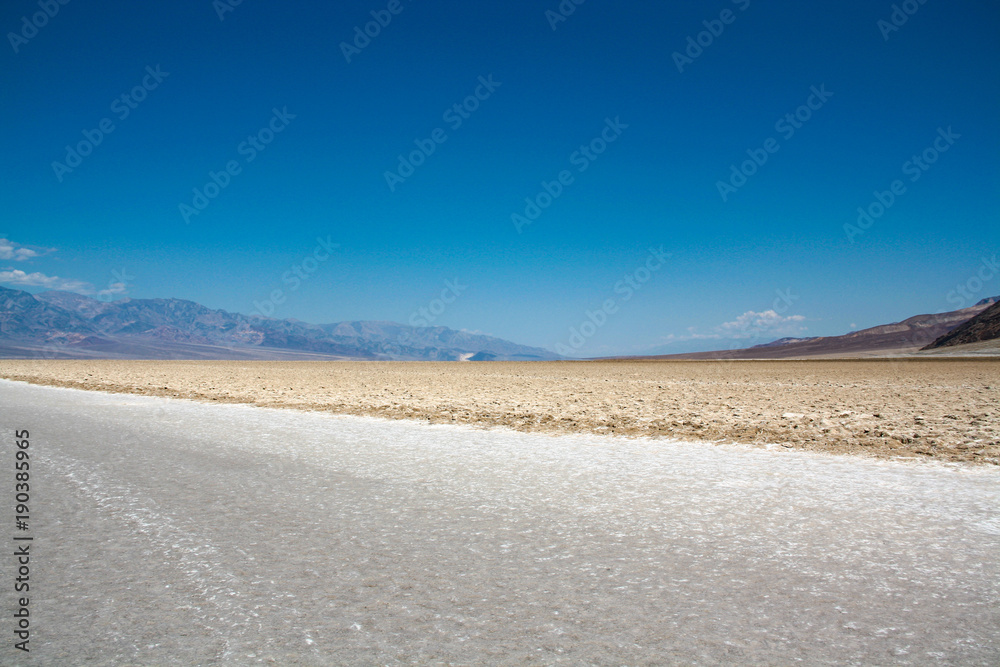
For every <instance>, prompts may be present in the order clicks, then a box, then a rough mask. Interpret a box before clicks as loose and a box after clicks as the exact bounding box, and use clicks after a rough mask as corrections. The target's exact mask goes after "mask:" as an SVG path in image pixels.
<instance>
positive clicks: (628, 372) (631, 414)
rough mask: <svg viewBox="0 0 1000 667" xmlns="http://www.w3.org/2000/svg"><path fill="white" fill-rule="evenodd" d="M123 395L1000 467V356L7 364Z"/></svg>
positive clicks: (46, 378)
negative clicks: (689, 360) (459, 361)
mask: <svg viewBox="0 0 1000 667" xmlns="http://www.w3.org/2000/svg"><path fill="white" fill-rule="evenodd" d="M0 377H3V378H7V379H11V380H23V381H27V382H32V383H36V384H45V385H54V386H60V387H75V388H82V389H93V390H101V391H109V392H118V393H131V394H146V395H152V396H168V397H181V398H190V399H196V400H200V401H219V402H229V403H248V404H253V405H259V406H267V407H285V408H294V409H304V410H321V411H329V412H334V413H341V414H353V415H375V416H380V417H388V418H392V419H422V420H427V421H430V422H434V423H464V424H474V425H481V426H505V427H509V428H512V429H516V430H520V431H542V432H551V433H566V432H584V433H599V434H615V435H624V436H633V435H643V436H662V437H669V438H678V439H698V440H708V441H725V442H740V443H753V444H760V445H773V444H778V445H782V446H784V447H789V448H793V449H805V450H813V451H822V452H831V453H850V454H862V455H869V456H875V457H879V458H921V459H926V458H935V459H939V460H944V461H965V462H973V463H985V464H993V465H1000V360H997V359H977V360H957V359H941V360H937V359H935V360H898V359H897V360H864V361H846V360H829V361H714V362H713V361H695V362H677V361H601V362H522V363H508V362H493V363H457V362H452V363H425V362H275V361H254V362H243V361H55V360H47V361H36V360H30V361H21V360H4V361H0Z"/></svg>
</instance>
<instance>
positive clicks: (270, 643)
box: [0, 381, 1000, 665]
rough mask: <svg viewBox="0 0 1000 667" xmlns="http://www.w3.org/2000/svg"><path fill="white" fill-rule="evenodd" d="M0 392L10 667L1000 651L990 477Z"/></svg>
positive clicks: (866, 658) (2, 384)
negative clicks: (21, 527)
mask: <svg viewBox="0 0 1000 667" xmlns="http://www.w3.org/2000/svg"><path fill="white" fill-rule="evenodd" d="M0 405H2V406H3V409H2V413H0V424H2V427H3V429H4V432H5V433H7V434H8V436H7V437H6V438H5V439H4V445H3V454H2V456H3V458H4V459H5V460H7V461H8V465H10V466H11V468H12V467H13V453H12V451H13V445H12V435H13V432H14V430H15V429H28V430H29V431H30V434H31V452H32V456H33V458H32V461H33V465H32V480H33V485H32V499H33V500H32V502H33V504H34V507H33V516H34V517H37V518H36V519H35V520H34V522H33V525H32V534H33V535H34V536H35V542H34V546H33V549H34V551H33V556H34V560H33V562H32V566H33V569H32V574H33V577H37V579H36V580H35V581H36V582H37V583H36V584H34V585H33V587H32V596H33V597H32V619H33V629H34V634H33V637H32V652H31V654H30V656H29V657H25V656H21V655H17V654H16V653H15V652H14V651H13V650H12V649H11V648H10V646H9V644H8V645H4V646H3V647H0V662H2V663H3V664H37V665H75V664H95V665H101V664H123V663H124V664H157V665H170V664H178V665H181V664H183V665H189V664H256V663H263V664H282V665H295V664H300V665H325V664H376V663H377V664H409V663H417V664H438V663H453V664H551V663H564V664H664V663H667V664H670V663H685V664H732V663H742V664H788V663H792V662H802V663H804V664H835V663H836V664H844V663H858V664H872V663H877V664H885V663H893V664H982V665H995V664H997V663H998V662H1000V520H998V519H997V515H996V508H997V506H998V503H1000V471H998V470H997V469H996V468H995V467H993V466H968V465H960V464H944V463H940V462H927V463H916V462H898V461H888V460H876V459H865V458H858V457H844V456H835V455H828V454H817V453H812V452H802V451H789V450H785V449H782V451H780V452H779V451H769V450H767V449H764V448H751V447H744V446H738V445H728V446H722V445H720V446H713V445H709V444H697V443H691V442H679V441H670V440H665V439H650V438H642V437H639V438H618V437H606V436H596V435H585V434H584V435H558V436H556V435H547V434H540V433H524V432H517V431H510V430H502V429H494V430H485V429H477V428H472V427H469V426H454V425H437V424H427V423H417V422H413V421H390V420H382V419H377V418H371V417H356V416H336V415H331V414H325V413H316V412H300V411H295V410H276V409H265V408H259V407H252V406H247V405H237V404H231V405H209V404H205V403H197V402H193V401H186V400H176V399H168V398H159V397H150V396H129V395H122V394H105V393H99V392H85V391H79V390H74V389H64V388H53V387H40V386H32V385H26V384H23V383H19V382H9V381H0ZM12 490H13V489H12V484H7V485H5V486H4V493H5V494H7V495H5V499H7V500H8V501H9V500H10V499H9V498H8V496H9V495H10V492H11V491H12ZM7 506H8V507H9V506H11V502H8V505H7ZM12 532H13V528H11V529H9V531H8V536H7V539H9V535H10V533H12ZM3 568H4V569H3V578H4V579H7V580H8V581H9V580H10V579H11V578H12V574H11V572H12V565H11V562H10V561H9V559H8V560H5V561H3ZM11 588H12V587H11V586H10V585H8V584H7V583H5V584H4V585H3V586H2V587H0V590H2V591H3V600H2V603H3V605H4V608H5V609H10V608H12V606H13V600H12V591H11ZM3 627H4V628H5V629H4V631H3V634H4V636H6V637H8V638H9V637H10V629H11V619H10V618H9V615H6V614H5V620H4V622H3ZM19 660H20V662H18V661H19Z"/></svg>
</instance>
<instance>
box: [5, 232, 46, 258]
mask: <svg viewBox="0 0 1000 667" xmlns="http://www.w3.org/2000/svg"><path fill="white" fill-rule="evenodd" d="M45 252H48V250H43V251H42V252H38V251H37V250H32V249H31V248H25V247H24V246H23V245H21V244H20V243H14V242H13V241H11V240H10V239H6V238H0V259H8V260H14V261H15V262H23V261H25V260H29V259H34V258H35V257H39V256H40V255H42V254H44V253H45Z"/></svg>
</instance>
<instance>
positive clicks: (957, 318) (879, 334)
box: [642, 297, 1000, 359]
mask: <svg viewBox="0 0 1000 667" xmlns="http://www.w3.org/2000/svg"><path fill="white" fill-rule="evenodd" d="M998 300H1000V297H993V298H990V299H983V300H982V301H980V302H979V303H977V304H976V305H974V306H970V307H968V308H963V309H961V310H953V311H951V312H947V313H938V314H932V315H915V316H913V317H910V318H908V319H905V320H903V321H902V322H893V323H892V324H882V325H879V326H877V327H871V328H870V329H863V330H861V331H852V332H851V333H849V334H844V335H843V336H824V337H820V338H806V339H800V340H796V339H783V341H787V342H784V343H783V344H765V345H758V346H756V347H751V348H746V349H735V350H717V351H714V352H693V353H688V354H671V355H658V356H656V357H642V358H646V359H790V358H801V357H866V356H880V355H887V354H900V353H911V352H916V351H918V350H920V349H921V348H924V346H926V345H928V344H929V343H932V341H935V340H937V339H939V338H941V337H943V336H945V335H947V334H949V332H951V331H952V330H956V327H958V328H961V325H963V324H965V323H966V322H970V320H972V319H973V318H976V316H978V315H979V314H980V313H984V311H986V310H987V309H990V310H995V306H996V302H997V301H998ZM991 304H994V306H993V307H991ZM994 324H995V321H994ZM777 342H778V341H776V343H777ZM956 344H957V343H956Z"/></svg>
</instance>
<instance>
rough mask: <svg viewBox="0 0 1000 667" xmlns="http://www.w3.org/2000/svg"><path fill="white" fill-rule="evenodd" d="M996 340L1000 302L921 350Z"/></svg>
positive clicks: (999, 321)
mask: <svg viewBox="0 0 1000 667" xmlns="http://www.w3.org/2000/svg"><path fill="white" fill-rule="evenodd" d="M997 338H1000V302H997V303H994V304H993V305H992V306H990V307H989V308H987V309H986V310H984V311H983V312H981V313H979V314H978V315H976V316H975V317H973V318H972V319H971V320H969V321H968V322H966V323H965V324H962V325H960V326H958V327H956V328H954V329H952V330H951V331H949V332H948V333H946V334H945V335H943V336H941V337H940V338H938V339H937V340H935V341H934V342H933V343H931V344H930V345H928V346H927V347H925V348H923V349H925V350H935V349H937V348H941V347H951V346H954V345H966V344H968V343H979V342H982V341H986V340H995V339H997Z"/></svg>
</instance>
